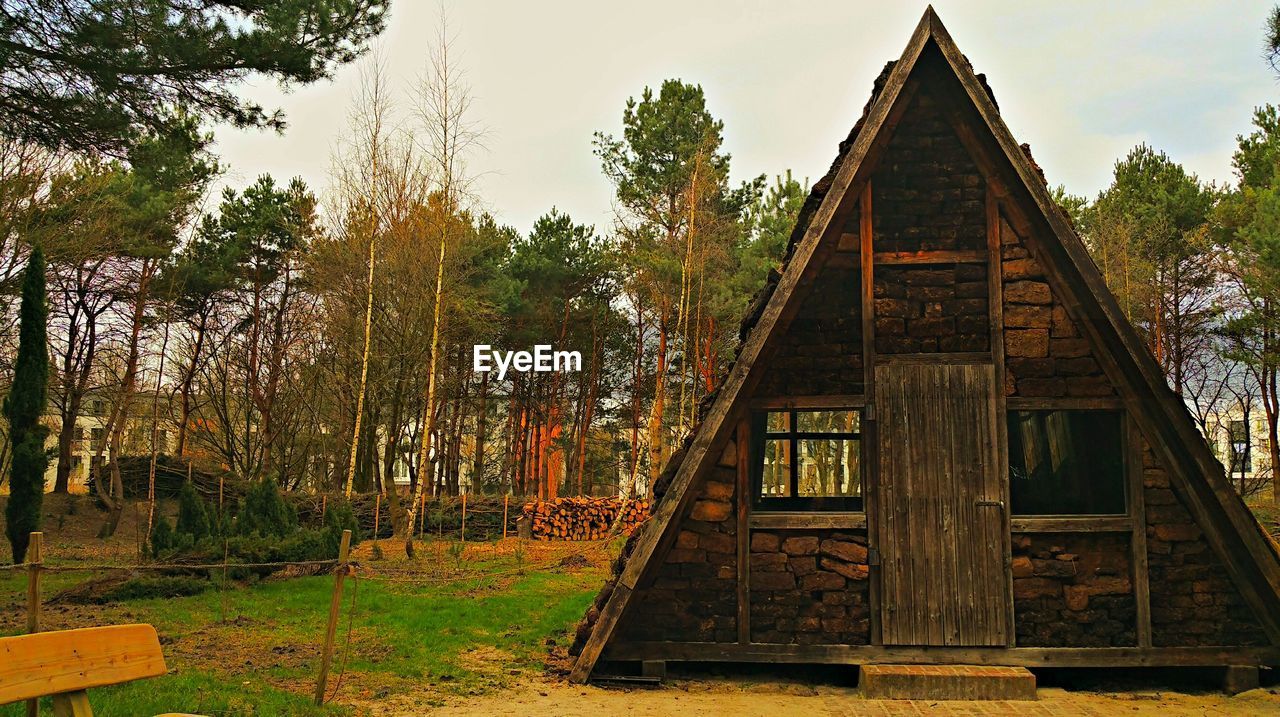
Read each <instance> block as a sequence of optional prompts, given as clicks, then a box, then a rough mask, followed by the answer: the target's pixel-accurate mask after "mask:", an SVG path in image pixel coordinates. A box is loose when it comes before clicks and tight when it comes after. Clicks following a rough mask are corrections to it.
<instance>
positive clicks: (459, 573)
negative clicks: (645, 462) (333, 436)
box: [0, 530, 590, 705]
mask: <svg viewBox="0 0 1280 717" xmlns="http://www.w3.org/2000/svg"><path fill="white" fill-rule="evenodd" d="M351 540H352V533H351V531H350V530H346V531H343V535H342V540H341V544H340V547H339V554H338V556H337V557H336V558H330V559H324V560H288V561H271V562H254V563H242V562H232V561H229V560H224V561H223V562H217V563H181V562H156V563H131V564H124V565H121V564H117V563H105V562H91V563H78V564H69V565H59V564H52V565H51V564H49V563H48V562H47V557H48V555H47V553H46V551H45V547H44V536H43V534H42V533H32V534H31V542H30V548H29V549H28V556H29V559H28V560H27V561H26V562H22V563H16V564H10V565H0V576H3V575H5V574H14V573H19V572H21V573H25V574H26V577H27V591H26V597H27V632H28V633H33V632H40V631H41V606H42V604H43V602H44V599H43V597H42V594H41V577H42V576H43V575H45V574H71V573H88V574H102V573H107V574H119V573H169V574H172V573H175V572H182V571H192V572H194V571H210V572H211V573H212V571H219V570H221V571H222V572H223V575H224V580H223V581H222V585H221V590H222V593H223V614H224V617H225V613H226V588H227V581H226V580H225V575H226V573H227V571H229V570H246V569H248V570H265V569H272V570H277V569H288V568H305V569H308V570H311V571H320V570H324V569H330V570H331V572H332V574H333V576H334V585H333V589H332V591H331V597H330V606H329V614H328V619H327V622H326V627H325V636H324V640H323V647H322V649H321V663H320V671H319V675H318V677H317V680H316V689H315V695H314V697H315V702H316V704H317V705H322V704H324V703H325V702H329V701H332V700H333V699H335V698H336V697H337V695H338V694H339V692H340V690H341V689H342V684H343V679H344V677H345V674H346V669H347V664H348V658H349V656H350V652H351V639H352V634H353V632H354V629H355V624H356V620H357V617H358V612H359V607H358V606H359V602H358V596H359V585H360V582H362V581H370V582H374V583H385V584H388V585H399V586H406V585H411V586H424V587H426V586H441V585H448V584H451V583H464V584H465V583H470V582H472V581H477V580H495V579H498V580H501V579H506V578H510V577H514V576H519V575H523V574H529V573H537V572H542V571H547V570H553V569H556V568H560V567H565V566H574V565H586V564H589V553H590V551H588V550H587V549H584V548H580V549H577V550H573V551H569V552H567V553H561V554H559V555H558V556H557V557H556V558H554V559H549V560H540V561H528V562H526V560H525V558H524V555H525V554H524V546H525V545H526V544H527V543H529V542H532V541H529V540H527V539H525V538H519V547H518V548H517V549H516V550H515V551H513V552H501V551H499V549H498V547H497V545H496V544H492V543H489V544H488V545H492V546H493V548H492V553H491V554H490V555H489V556H487V557H488V558H490V559H491V560H492V559H495V558H499V557H506V558H513V559H514V560H515V563H516V564H515V565H512V566H510V567H503V568H502V569H496V570H495V569H485V568H470V569H464V568H463V566H462V561H463V560H464V559H469V560H471V561H476V560H484V559H485V557H486V556H485V555H484V554H483V553H484V550H483V549H482V548H479V546H480V545H485V543H471V544H470V545H469V546H468V548H466V550H468V551H469V552H470V553H471V554H470V555H468V556H466V558H464V557H463V553H462V552H461V551H458V552H456V553H455V552H454V551H455V550H457V549H456V548H454V547H453V545H450V546H449V547H448V548H446V549H443V550H441V551H431V552H432V555H430V556H429V557H430V558H432V560H429V561H424V563H423V565H424V567H426V570H425V571H424V569H423V568H421V567H420V568H407V567H405V568H402V567H394V566H391V565H379V564H378V563H379V562H380V561H379V560H376V559H375V560H372V561H368V562H361V561H358V560H355V559H353V556H352V555H351V553H350V545H351ZM371 542H372V544H373V545H378V542H379V541H378V540H377V539H376V538H375V539H374V540H373V541H371ZM450 557H452V558H453V563H454V565H453V567H452V569H450V568H449V567H448V564H447V562H446V561H447V559H448V558H450ZM490 564H492V563H490ZM347 578H351V580H352V586H351V594H350V599H349V601H347V602H346V607H345V612H346V623H347V624H346V628H345V632H346V634H345V636H344V637H343V640H342V650H341V658H340V660H339V662H338V670H337V677H336V679H335V680H334V683H333V688H332V690H330V689H329V688H328V674H329V670H330V667H331V666H332V664H333V657H334V651H335V647H336V642H337V634H336V633H337V629H338V624H339V622H340V621H341V617H342V615H341V613H342V612H344V610H343V599H342V597H343V588H344V582H345V580H346V579H347Z"/></svg>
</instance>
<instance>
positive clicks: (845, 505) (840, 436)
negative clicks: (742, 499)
mask: <svg viewBox="0 0 1280 717" xmlns="http://www.w3.org/2000/svg"><path fill="white" fill-rule="evenodd" d="M863 409H864V407H863V406H862V405H858V406H849V405H845V406H823V407H821V408H800V407H795V406H785V407H777V408H766V409H762V410H760V411H757V412H756V415H757V416H758V417H759V418H758V419H757V420H756V424H757V425H760V426H762V429H761V431H760V443H759V446H760V450H759V451H758V452H757V451H753V452H752V456H751V465H750V468H751V493H752V498H751V507H752V511H753V512H754V513H763V514H770V513H778V514H781V513H798V512H809V513H844V514H849V513H862V512H863V511H864V506H865V505H866V503H865V500H866V496H865V487H866V486H865V475H866V473H865V469H864V466H863V464H864V463H865V461H864V456H863V448H864V446H863V443H862V436H863V429H862V424H863V421H864V420H865V417H864V416H863V413H864V410H863ZM844 411H848V412H852V413H856V414H857V415H858V429H857V430H856V431H842V432H816V431H799V430H797V428H796V427H797V421H796V415H797V414H801V413H832V412H844ZM770 413H785V414H787V430H786V431H770V430H768V425H769V419H768V416H769V414H770ZM760 419H763V420H760ZM770 440H786V441H787V442H788V444H789V446H790V450H791V462H790V466H789V467H790V471H789V473H790V475H789V476H788V480H789V481H790V484H789V487H790V491H789V492H790V495H788V496H786V497H776V498H775V497H765V496H764V494H763V486H764V445H765V443H766V442H768V441H770ZM805 440H818V441H821V440H831V441H857V443H858V467H857V468H858V495H856V496H811V497H804V496H800V495H799V492H800V491H799V487H800V460H799V458H800V441H805Z"/></svg>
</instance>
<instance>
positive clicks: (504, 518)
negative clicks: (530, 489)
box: [502, 493, 511, 540]
mask: <svg viewBox="0 0 1280 717" xmlns="http://www.w3.org/2000/svg"><path fill="white" fill-rule="evenodd" d="M510 498H511V495H510V494H507V493H504V494H503V495H502V538H503V539H504V540H505V539H506V537H507V500H509V499H510Z"/></svg>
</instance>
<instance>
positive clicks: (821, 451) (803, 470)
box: [798, 439, 861, 498]
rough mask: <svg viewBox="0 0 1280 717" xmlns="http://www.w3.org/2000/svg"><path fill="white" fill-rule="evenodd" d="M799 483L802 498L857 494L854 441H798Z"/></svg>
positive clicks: (856, 456)
mask: <svg viewBox="0 0 1280 717" xmlns="http://www.w3.org/2000/svg"><path fill="white" fill-rule="evenodd" d="M799 450H800V485H799V490H798V493H799V495H800V496H801V497H804V498H826V497H834V496H857V495H860V494H861V490H860V488H861V485H860V481H859V479H858V478H859V473H858V458H859V456H858V441H856V440H815V439H804V440H801V441H799Z"/></svg>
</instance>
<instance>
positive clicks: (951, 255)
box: [875, 249, 987, 264]
mask: <svg viewBox="0 0 1280 717" xmlns="http://www.w3.org/2000/svg"><path fill="white" fill-rule="evenodd" d="M875 263H877V264H986V263H987V252H986V250H985V249H937V250H932V251H929V250H926V251H878V252H876V253H875Z"/></svg>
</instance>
